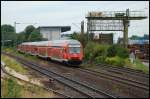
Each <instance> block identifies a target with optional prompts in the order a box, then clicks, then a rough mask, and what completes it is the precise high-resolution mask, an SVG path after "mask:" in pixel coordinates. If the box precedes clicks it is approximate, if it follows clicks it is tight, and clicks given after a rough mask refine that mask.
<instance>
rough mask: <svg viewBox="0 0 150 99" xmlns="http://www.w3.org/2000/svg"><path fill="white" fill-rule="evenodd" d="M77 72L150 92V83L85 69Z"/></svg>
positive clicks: (79, 69)
mask: <svg viewBox="0 0 150 99" xmlns="http://www.w3.org/2000/svg"><path fill="white" fill-rule="evenodd" d="M50 64H53V65H56V64H54V63H50ZM60 68H62V69H63V68H65V66H60ZM69 69H72V70H73V69H75V68H73V67H72V68H71V67H70V68H69ZM76 70H78V71H81V72H86V73H88V74H91V75H95V76H98V77H102V78H106V79H109V80H112V81H116V82H119V83H122V84H125V85H128V86H132V87H136V88H139V89H143V90H146V91H149V83H145V82H141V81H137V80H133V79H128V78H125V77H121V76H118V75H112V74H110V73H108V72H107V73H106V72H104V71H101V72H96V71H94V70H89V69H85V68H84V69H82V68H76ZM147 81H148V80H147Z"/></svg>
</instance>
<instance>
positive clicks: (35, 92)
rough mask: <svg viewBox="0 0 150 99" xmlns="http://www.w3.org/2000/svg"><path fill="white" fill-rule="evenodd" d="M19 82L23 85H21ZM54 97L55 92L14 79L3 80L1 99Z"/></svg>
mask: <svg viewBox="0 0 150 99" xmlns="http://www.w3.org/2000/svg"><path fill="white" fill-rule="evenodd" d="M17 81H19V82H21V83H22V85H19V84H18V83H17ZM53 96H55V94H54V93H53V92H49V91H46V90H45V89H43V88H41V87H38V86H35V85H32V84H29V83H26V82H24V81H21V80H18V79H16V78H13V77H11V78H5V79H1V98H50V97H53Z"/></svg>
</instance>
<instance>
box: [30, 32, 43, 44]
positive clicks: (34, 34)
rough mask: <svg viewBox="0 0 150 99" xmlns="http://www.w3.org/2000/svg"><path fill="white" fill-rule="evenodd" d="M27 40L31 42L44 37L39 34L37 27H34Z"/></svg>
mask: <svg viewBox="0 0 150 99" xmlns="http://www.w3.org/2000/svg"><path fill="white" fill-rule="evenodd" d="M28 40H29V41H31V42H33V41H41V40H44V39H43V38H42V35H41V34H40V31H39V30H38V29H35V30H34V31H33V32H31V34H30V36H29V38H28Z"/></svg>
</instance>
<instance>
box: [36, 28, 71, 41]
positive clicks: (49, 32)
mask: <svg viewBox="0 0 150 99" xmlns="http://www.w3.org/2000/svg"><path fill="white" fill-rule="evenodd" d="M39 30H40V33H41V34H42V36H43V38H46V39H48V40H58V39H60V38H61V35H60V34H61V33H62V32H66V31H70V30H71V27H70V26H40V27H39Z"/></svg>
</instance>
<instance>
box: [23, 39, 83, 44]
mask: <svg viewBox="0 0 150 99" xmlns="http://www.w3.org/2000/svg"><path fill="white" fill-rule="evenodd" d="M22 45H35V46H65V45H81V44H80V42H79V41H77V40H74V39H69V40H53V41H39V42H24V43H22Z"/></svg>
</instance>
